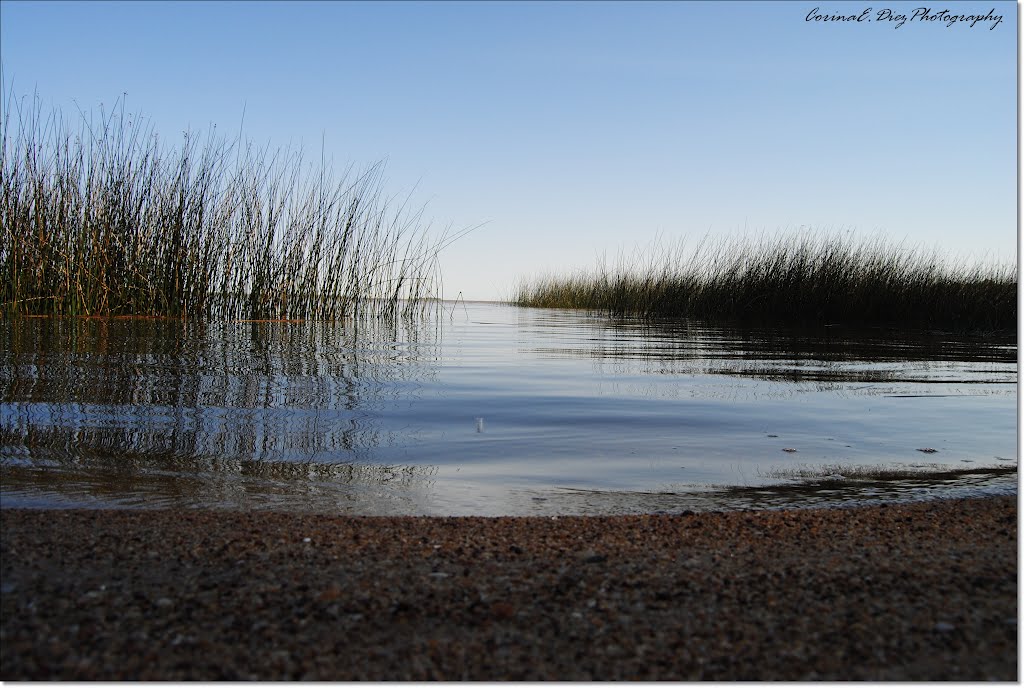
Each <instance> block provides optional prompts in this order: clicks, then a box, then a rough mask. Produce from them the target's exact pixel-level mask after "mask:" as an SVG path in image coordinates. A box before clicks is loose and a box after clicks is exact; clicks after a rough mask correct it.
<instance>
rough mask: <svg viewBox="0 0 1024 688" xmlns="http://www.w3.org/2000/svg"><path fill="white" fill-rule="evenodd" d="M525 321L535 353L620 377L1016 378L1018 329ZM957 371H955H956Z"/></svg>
mask: <svg viewBox="0 0 1024 688" xmlns="http://www.w3.org/2000/svg"><path fill="white" fill-rule="evenodd" d="M530 317H531V318H532V319H531V320H530V321H528V322H520V328H521V329H525V330H528V331H531V332H533V333H534V334H535V335H536V336H535V337H534V339H536V340H538V341H543V342H544V343H545V344H546V346H539V347H534V348H532V349H531V351H533V352H534V353H537V354H540V355H542V356H545V357H553V358H574V359H576V358H584V359H585V358H590V359H593V360H594V361H595V365H597V366H599V367H600V368H601V370H602V371H607V372H609V373H611V374H613V375H622V376H627V375H638V374H639V375H645V376H646V375H725V376H733V377H745V378H755V379H762V380H768V381H775V382H793V383H812V384H814V385H815V387H816V388H818V389H822V390H826V389H828V390H834V389H840V388H843V387H844V386H846V385H847V384H848V383H921V382H937V381H938V382H968V383H978V382H981V383H1004V382H1009V383H1015V382H1016V380H1017V368H1016V363H1017V345H1016V337H1015V335H1014V334H1012V333H1011V334H993V333H987V334H984V335H982V334H957V335H953V334H950V333H946V332H931V331H914V330H892V329H888V328H868V329H864V328H860V329H857V328H845V327H807V328H796V327H784V328H783V327H780V328H773V327H764V326H757V327H755V326H751V327H725V326H720V325H712V324H708V323H702V322H699V321H696V320H685V319H664V320H654V321H652V320H647V319H641V318H628V317H626V318H615V319H612V318H607V317H604V316H595V315H591V316H589V317H587V316H580V315H579V314H571V317H565V316H562V315H560V314H559V313H558V312H554V313H547V314H544V316H542V317H535V316H533V315H532V313H531V315H530ZM951 376H952V377H951Z"/></svg>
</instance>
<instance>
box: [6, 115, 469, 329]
mask: <svg viewBox="0 0 1024 688" xmlns="http://www.w3.org/2000/svg"><path fill="white" fill-rule="evenodd" d="M0 109H2V116H3V118H4V121H3V123H2V125H0V137H2V140H0V152H2V168H0V171H2V179H0V312H2V314H3V315H4V316H6V317H11V316H17V315H54V316H81V315H103V316H118V315H139V316H168V317H206V318H240V319H318V320H319V319H338V318H344V317H349V316H360V315H368V316H385V317H390V316H396V315H399V314H409V313H412V312H415V311H421V310H423V309H425V308H427V306H428V305H429V304H430V303H432V302H433V300H434V298H435V296H436V292H437V290H438V287H439V285H440V277H439V274H438V263H437V256H438V252H439V251H440V250H441V248H443V246H445V245H446V244H447V243H449V242H450V241H452V240H453V239H454V238H456V237H454V236H451V235H448V234H447V233H444V234H442V235H441V236H432V235H431V233H430V232H429V231H428V228H425V227H423V225H422V224H421V222H420V219H421V214H422V211H419V212H409V211H408V210H407V208H406V207H405V206H404V205H403V204H401V203H398V204H395V203H394V201H390V200H387V199H385V198H384V197H383V193H382V179H381V173H382V166H381V165H380V164H378V165H375V166H373V167H371V168H369V169H368V170H367V171H365V172H363V173H361V174H354V173H352V170H351V169H349V170H348V171H347V172H346V173H345V174H343V175H341V177H340V178H335V177H334V176H333V174H332V172H331V171H330V170H329V169H327V168H326V166H325V165H323V164H321V165H320V167H319V169H317V168H316V167H314V166H312V165H311V166H308V167H307V166H306V165H305V164H304V163H303V160H302V155H301V153H293V152H290V151H288V150H284V151H282V150H277V151H271V150H268V149H267V148H258V147H254V146H253V145H252V144H251V143H243V142H242V141H240V140H239V141H235V142H233V143H227V142H225V141H224V140H222V139H217V138H215V137H214V136H213V134H210V135H208V136H206V137H205V138H203V139H202V140H200V137H199V136H196V135H195V134H193V133H191V132H185V133H184V140H183V142H182V144H181V145H180V146H177V147H174V148H169V147H167V146H165V145H163V144H162V142H161V140H160V137H159V136H158V135H157V134H156V133H154V132H153V130H152V127H151V126H149V125H147V124H146V123H145V122H144V121H143V120H142V119H141V118H139V117H133V116H131V115H126V114H125V112H124V107H123V104H122V105H121V107H120V111H119V112H118V108H116V107H115V108H114V112H113V114H110V115H109V116H108V115H106V114H104V113H101V116H100V118H99V122H98V123H94V122H93V121H92V119H91V117H87V116H85V115H82V117H81V119H80V121H79V125H78V126H77V128H72V127H68V126H66V125H65V123H64V120H63V117H62V115H61V113H60V112H59V111H54V112H52V113H50V114H49V115H47V116H44V115H43V113H42V109H41V107H40V106H39V104H38V99H36V100H35V101H34V102H33V104H32V105H31V106H29V107H27V108H22V106H21V104H20V103H15V102H14V101H13V99H11V98H8V102H7V103H6V105H5V106H4V107H2V108H0Z"/></svg>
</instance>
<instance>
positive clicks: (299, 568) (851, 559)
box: [0, 495, 1018, 682]
mask: <svg viewBox="0 0 1024 688" xmlns="http://www.w3.org/2000/svg"><path fill="white" fill-rule="evenodd" d="M0 515H2V518H3V528H2V529H0V580H2V581H3V584H4V585H5V586H8V587H6V588H5V590H6V591H7V592H5V594H4V595H3V597H2V599H0V604H2V610H0V611H2V614H0V637H2V638H3V642H2V643H0V679H3V680H9V681H20V680H45V681H52V680H71V681H87V680H89V681H93V680H96V681H115V680H124V681H127V680H130V681H142V680H146V681H150V680H161V681H194V680H202V681H217V680H220V681H239V680H260V681H286V680H287V681H294V680H302V679H307V680H317V681H339V682H347V681H417V682H420V681H428V680H430V681H439V680H443V681H456V680H459V681H467V680H472V681H491V682H493V681H499V680H501V681H511V680H514V681H551V680H565V681H592V680H619V681H697V680H702V681H709V680H714V681H751V680H766V681H767V680H771V681H806V680H811V679H814V680H822V681H847V680H863V681H872V682H881V681H901V682H904V681H925V680H928V681H937V680H943V681H959V682H969V681H977V680H983V679H987V678H995V679H998V680H1000V681H1016V680H1017V676H1018V673H1017V657H1018V653H1017V625H1016V624H1015V623H1013V620H1014V619H1015V618H1016V616H1017V592H1018V591H1017V570H1018V564H1017V501H1016V496H1015V495H1014V496H1009V497H995V498H987V499H964V500H954V499H950V500H938V501H934V502H920V503H914V504H887V505H883V506H877V507H857V508H844V509H834V510H810V509H808V510H790V511H782V510H779V511H760V512H758V511H750V512H724V513H708V514H693V513H691V514H688V515H661V516H655V515H649V514H648V515H639V516H623V517H576V516H559V517H558V519H557V520H551V519H549V518H475V517H462V518H390V517H373V518H366V517H364V518H345V517H337V516H327V515H322V514H320V515H301V514H281V513H260V512H252V513H236V512H213V511H201V510H194V511H186V512H171V511H158V510H153V511H142V510H140V511H103V510H82V511H75V510H66V511H43V510H20V509H0ZM302 531H305V532H306V533H307V536H306V537H309V539H310V542H312V541H314V540H315V541H316V542H317V547H316V548H315V549H308V550H306V552H305V554H304V555H303V556H301V557H297V556H295V554H296V550H295V547H294V545H293V544H291V543H294V542H295V535H294V534H295V533H296V532H302ZM433 545H440V547H439V548H437V549H435V548H434V547H433ZM150 552H156V553H157V554H158V557H157V558H156V561H158V562H160V564H161V565H159V566H156V565H154V560H153V559H151V558H150V557H149V556H148V554H149V553H150ZM12 553H17V555H16V556H14V555H13V554H12ZM595 564H600V565H595ZM442 568H443V569H444V570H438V569H442ZM449 571H457V572H460V573H458V574H454V575H453V574H451V573H449ZM439 574H440V575H439ZM100 582H102V584H104V585H106V591H101V590H97V587H98V584H99V583H100ZM425 582H427V583H429V584H424V583H425ZM89 593H96V594H95V595H94V596H92V597H87V595H89ZM100 593H102V595H101V594H100ZM79 599H83V600H85V601H87V602H88V603H87V604H76V602H77V601H78V600H79ZM150 600H152V601H153V602H150ZM154 605H155V607H156V608H158V609H160V612H159V613H154ZM954 621H955V624H954Z"/></svg>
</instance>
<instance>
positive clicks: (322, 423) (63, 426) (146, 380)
mask: <svg viewBox="0 0 1024 688" xmlns="http://www.w3.org/2000/svg"><path fill="white" fill-rule="evenodd" d="M0 332H2V336H3V341H4V348H3V353H2V357H0V394H2V406H0V446H2V455H0V456H2V459H3V462H4V464H5V465H9V464H19V463H22V464H23V463H24V462H30V463H33V464H35V465H68V464H69V463H74V464H76V465H88V466H115V467H119V468H124V467H126V466H132V465H134V463H133V462H135V461H138V460H142V461H144V462H145V463H146V464H147V465H149V466H152V467H155V468H162V469H172V468H174V469H178V470H182V471H187V472H195V471H197V470H201V469H205V468H209V467H211V466H213V467H217V469H218V470H222V471H223V470H230V471H234V472H243V473H244V472H245V471H252V470H256V469H258V470H261V471H267V470H274V471H278V472H284V471H292V472H294V471H296V470H299V471H307V472H308V471H316V470H321V468H320V467H321V466H323V465H330V464H334V463H351V462H353V461H359V460H361V459H363V458H365V454H366V452H367V451H368V450H370V449H372V448H374V447H378V446H382V445H387V444H388V443H390V442H393V441H395V438H396V436H398V435H399V434H400V433H399V431H398V430H396V429H389V428H387V427H386V425H384V424H382V423H379V422H377V419H378V417H379V415H380V413H379V412H380V410H381V409H383V408H386V407H388V406H389V405H390V404H392V403H394V402H395V400H398V399H402V400H407V399H410V398H414V397H415V396H416V395H417V390H418V389H419V388H420V387H421V386H422V384H423V383H424V381H425V380H429V379H430V378H431V377H432V376H434V375H435V374H436V367H437V359H438V351H437V346H438V342H437V339H436V337H434V334H435V332H436V331H435V330H433V329H431V328H426V327H418V326H415V325H414V324H412V323H401V322H399V323H392V324H391V326H390V327H387V326H385V325H383V324H380V323H377V324H376V326H371V325H370V324H352V323H346V324H329V323H309V324H301V325H297V324H292V323H280V322H244V323H215V324H203V323H193V322H187V321H186V322H182V321H165V320H89V319H68V320H52V319H24V320H16V321H4V322H2V323H0ZM268 467H275V468H268Z"/></svg>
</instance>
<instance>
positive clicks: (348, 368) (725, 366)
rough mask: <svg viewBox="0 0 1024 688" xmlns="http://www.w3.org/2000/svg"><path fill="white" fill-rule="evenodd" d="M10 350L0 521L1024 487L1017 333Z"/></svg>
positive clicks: (668, 330) (541, 334)
mask: <svg viewBox="0 0 1024 688" xmlns="http://www.w3.org/2000/svg"><path fill="white" fill-rule="evenodd" d="M0 337H2V341H3V349H2V353H0V478H2V485H0V500H2V505H3V506H4V507H12V506H33V507H51V508H52V507H58V508H59V507H70V506H79V507H81V506H84V507H119V508H139V507H185V508H194V507H214V508H239V509H275V510H286V511H314V512H324V513H345V514H429V515H467V514H478V515H504V514H511V515H527V514H542V515H556V514H568V513H576V514H609V513H637V512H669V513H672V512H679V511H683V510H694V511H699V510H708V509H716V510H717V509H739V508H773V507H781V506H811V505H842V504H853V503H864V502H872V501H878V500H883V501H884V500H907V499H922V498H932V497H944V496H962V495H976V494H997V493H1015V492H1016V490H1017V471H1016V468H1017V387H1016V385H1017V342H1016V337H1015V336H1014V335H1009V336H1003V337H997V336H991V335H990V336H985V337H981V336H978V337H956V336H952V335H948V334H942V333H921V332H917V333H909V332H904V331H898V330H892V329H884V328H882V329H870V330H851V329H848V328H844V327H838V326H837V327H822V328H816V329H810V330H792V329H786V330H783V329H771V328H754V329H751V328H744V329H736V328H728V327H711V326H707V325H702V324H699V323H693V322H680V321H666V322H649V323H645V322H642V321H639V320H633V319H609V318H606V317H602V316H597V315H588V314H584V313H579V312H571V311H551V310H537V309H522V308H517V307H511V306H504V305H497V304H486V303H462V302H459V303H458V304H451V303H446V304H444V305H443V309H442V310H441V311H439V312H437V313H436V314H435V316H434V317H432V318H428V319H427V320H425V321H423V322H419V323H398V324H392V325H383V324H380V323H369V324H362V325H360V326H355V325H353V324H352V323H345V324H327V323H281V322H223V323H193V322H180V321H176V322H168V321H158V320H98V319H64V320H51V319H36V318H31V319H21V320H13V321H12V320H5V321H2V322H0ZM921 449H928V450H935V451H928V452H922V451H919V450H921Z"/></svg>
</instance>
